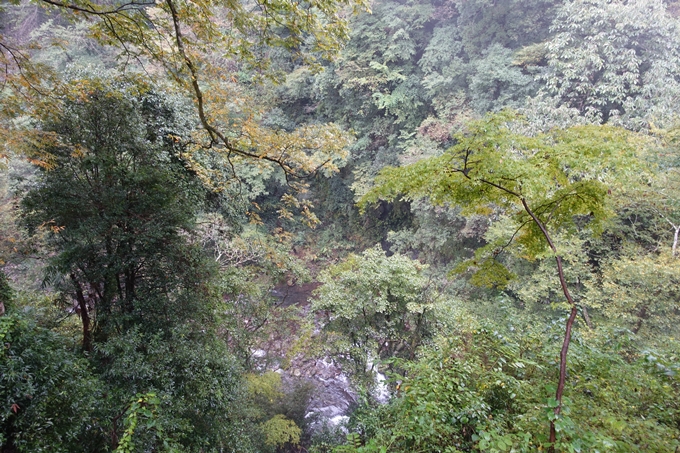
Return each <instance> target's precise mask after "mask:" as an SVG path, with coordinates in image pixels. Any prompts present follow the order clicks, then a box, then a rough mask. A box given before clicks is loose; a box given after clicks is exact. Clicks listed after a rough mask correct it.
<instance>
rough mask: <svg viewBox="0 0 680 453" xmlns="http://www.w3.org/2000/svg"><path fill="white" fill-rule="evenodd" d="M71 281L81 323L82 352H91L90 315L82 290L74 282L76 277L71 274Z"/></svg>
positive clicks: (78, 284)
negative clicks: (74, 290) (74, 289)
mask: <svg viewBox="0 0 680 453" xmlns="http://www.w3.org/2000/svg"><path fill="white" fill-rule="evenodd" d="M71 280H72V281H73V284H74V285H75V287H76V300H77V301H78V308H79V309H80V319H81V321H82V323H83V350H84V351H88V352H90V351H92V332H91V330H90V313H89V311H88V307H87V301H86V300H85V295H84V294H83V288H82V287H81V286H80V283H78V280H76V276H75V275H74V274H71Z"/></svg>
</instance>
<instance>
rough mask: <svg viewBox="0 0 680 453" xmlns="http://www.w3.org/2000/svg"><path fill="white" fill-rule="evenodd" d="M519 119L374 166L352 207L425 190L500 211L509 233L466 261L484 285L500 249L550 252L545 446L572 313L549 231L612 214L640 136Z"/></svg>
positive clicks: (495, 273)
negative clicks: (528, 125) (557, 308)
mask: <svg viewBox="0 0 680 453" xmlns="http://www.w3.org/2000/svg"><path fill="white" fill-rule="evenodd" d="M513 122H514V123H515V124H514V127H515V129H513V124H511V123H513ZM518 122H521V120H520V119H519V118H517V117H516V115H515V114H514V113H513V112H510V111H504V112H501V113H499V114H495V115H487V116H486V117H485V118H484V119H482V120H479V121H476V122H472V123H471V124H470V125H469V126H468V130H467V132H465V133H460V134H457V135H456V136H455V137H454V138H455V140H456V142H457V143H456V144H455V145H454V146H453V147H451V148H449V149H448V150H447V151H446V152H445V153H444V154H442V155H441V156H438V157H432V158H429V159H424V160H421V161H418V162H416V163H414V164H411V165H408V166H405V167H400V168H386V169H385V170H383V171H382V172H381V173H380V175H379V176H378V178H377V179H376V186H375V188H373V189H372V190H371V191H370V192H369V193H368V194H366V195H365V196H364V197H363V198H362V200H361V205H362V206H364V207H365V206H367V205H368V204H370V203H374V202H376V201H378V200H380V199H388V200H394V199H396V198H399V197H405V198H407V199H417V198H427V199H429V201H430V202H431V203H432V204H435V205H439V204H444V203H451V204H455V205H460V206H462V207H463V213H464V214H472V213H478V212H481V211H485V210H486V211H488V210H490V209H495V210H500V211H501V212H502V215H503V216H504V217H505V218H506V221H508V222H511V224H512V225H513V228H512V232H511V234H509V237H508V236H506V237H499V238H497V239H496V240H494V241H492V242H490V243H488V244H487V245H486V246H485V247H483V248H481V249H479V250H478V251H477V252H476V256H475V257H474V258H473V259H471V260H469V261H468V262H466V264H465V266H466V267H467V268H468V269H472V270H476V271H477V274H478V275H479V274H480V273H481V275H479V280H480V281H483V282H485V283H487V284H490V285H494V284H496V285H505V284H507V282H508V280H509V279H510V278H511V274H510V272H509V271H508V270H507V269H506V268H505V267H504V266H503V265H502V262H501V261H500V260H499V259H498V258H499V255H501V254H502V253H503V252H505V251H506V250H508V251H510V252H512V253H514V254H516V255H518V256H520V257H524V258H528V259H536V258H539V257H546V256H553V257H554V259H555V261H556V267H557V275H558V277H559V281H560V285H561V288H562V291H563V293H564V297H565V298H566V300H567V302H568V304H569V316H568V318H567V322H566V328H565V335H564V341H563V344H562V349H561V351H560V364H559V379H558V383H557V389H556V393H555V404H554V417H551V421H550V443H551V445H553V447H551V448H554V444H555V442H556V429H555V422H556V420H558V419H559V416H560V413H561V410H562V397H563V393H564V387H565V383H566V376H567V353H568V350H569V343H570V339H571V333H572V328H573V325H574V321H575V320H576V316H577V313H578V306H577V304H576V303H575V301H574V299H573V297H572V296H571V293H570V291H569V287H568V284H567V279H566V277H565V275H564V269H563V264H562V252H561V249H560V244H559V243H558V242H556V241H555V238H556V233H558V232H559V233H560V234H561V235H562V236H563V237H569V234H575V233H577V232H579V230H584V229H585V230H587V231H589V232H591V233H592V234H597V233H599V232H601V229H602V227H603V222H604V221H605V220H606V219H607V218H609V217H611V216H612V215H613V211H612V210H611V208H610V207H609V206H608V203H607V195H608V193H609V192H610V191H611V190H616V185H617V184H620V181H621V178H624V177H625V176H626V175H628V174H629V173H631V172H634V171H635V170H636V162H637V160H636V159H635V152H636V149H637V147H638V145H639V143H638V140H637V139H636V137H635V136H633V135H631V134H630V133H628V132H626V131H625V130H623V129H618V128H615V127H610V126H579V127H573V128H570V129H566V130H557V131H554V132H551V133H550V134H541V135H535V136H526V135H523V134H521V133H519V132H515V131H514V130H517V129H518V126H517V124H516V123H518Z"/></svg>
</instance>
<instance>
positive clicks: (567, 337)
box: [522, 198, 578, 453]
mask: <svg viewBox="0 0 680 453" xmlns="http://www.w3.org/2000/svg"><path fill="white" fill-rule="evenodd" d="M522 206H524V210H525V211H526V212H527V214H529V216H531V219H532V220H533V221H534V223H536V225H537V226H538V227H539V228H540V229H541V233H543V236H544V237H545V240H546V241H547V242H548V245H549V246H550V249H551V250H552V251H553V252H554V253H555V262H556V263H557V275H558V277H559V279H560V285H561V286H562V292H563V293H564V297H566V298H567V302H569V305H571V311H570V313H569V318H567V325H566V329H565V332H564V341H563V342H562V349H561V351H560V376H559V379H558V381H557V391H556V392H555V400H557V406H556V407H555V411H554V413H555V415H556V416H559V415H560V413H561V412H562V395H563V393H564V385H565V383H566V381H567V354H568V352H569V343H570V342H571V330H572V327H573V326H574V321H575V320H576V315H577V314H578V309H577V307H576V303H575V302H574V299H573V298H572V297H571V293H570V292H569V288H568V287H567V279H566V278H565V277H564V269H563V267H562V257H561V256H560V255H558V254H557V247H555V244H554V243H553V241H552V238H551V237H550V235H549V234H548V230H547V229H546V227H545V225H543V222H541V220H540V219H539V218H538V217H537V216H536V215H535V214H534V212H533V211H532V210H531V209H530V208H529V205H528V204H527V202H526V200H525V199H524V198H522ZM556 441H557V432H556V430H555V421H554V420H551V421H550V438H549V442H550V447H549V448H548V452H549V453H555V442H556Z"/></svg>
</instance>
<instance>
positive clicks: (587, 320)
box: [581, 305, 593, 329]
mask: <svg viewBox="0 0 680 453" xmlns="http://www.w3.org/2000/svg"><path fill="white" fill-rule="evenodd" d="M581 309H582V310H583V320H584V321H585V322H586V325H587V326H588V328H589V329H592V328H593V323H592V322H591V321H590V315H588V308H586V306H585V305H582V306H581Z"/></svg>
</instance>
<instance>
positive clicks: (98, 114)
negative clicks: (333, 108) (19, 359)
mask: <svg viewBox="0 0 680 453" xmlns="http://www.w3.org/2000/svg"><path fill="white" fill-rule="evenodd" d="M103 84H104V82H103V81H79V82H77V83H74V88H75V90H74V93H78V94H77V95H75V96H73V97H71V98H69V99H66V100H65V101H64V105H65V108H64V109H63V110H62V111H60V112H58V115H56V116H53V117H51V118H47V119H46V120H45V122H44V126H43V128H44V130H45V131H48V132H50V133H52V134H55V135H56V137H57V138H56V140H55V141H54V143H55V144H54V145H52V146H50V147H49V148H48V149H45V150H41V151H42V152H43V153H45V155H46V156H49V158H50V161H49V167H48V168H46V169H43V171H42V172H41V174H40V177H39V182H38V186H37V187H35V188H33V189H32V190H30V191H29V192H28V193H27V194H26V196H25V197H24V199H23V201H22V206H23V216H24V220H25V222H26V224H27V225H28V226H29V227H30V228H31V229H33V230H35V229H37V228H39V227H45V228H48V229H49V232H50V243H51V247H52V248H53V249H54V250H55V251H56V252H57V254H56V255H55V256H54V258H53V259H52V267H51V272H52V278H54V279H55V281H56V282H59V281H60V280H61V279H62V278H63V283H62V284H63V285H65V286H66V287H67V288H68V289H69V292H70V293H71V294H72V295H73V299H74V301H75V305H76V310H77V311H78V313H79V315H80V317H81V319H82V324H83V347H84V349H86V350H90V349H91V348H92V341H93V338H92V336H93V335H103V336H107V335H109V334H111V333H113V332H114V331H124V330H126V329H127V328H128V327H129V326H130V325H131V324H139V322H142V323H144V324H150V323H152V324H153V323H159V324H167V323H168V320H170V319H172V320H174V321H176V320H178V319H194V320H196V321H199V320H200V319H201V317H202V315H201V313H202V312H203V310H202V309H201V307H200V304H197V299H200V298H203V297H201V296H199V295H198V294H199V293H200V292H202V291H208V288H207V286H206V284H204V283H201V282H202V281H203V282H207V281H209V280H210V278H209V276H210V272H211V271H210V270H209V269H210V266H208V265H207V264H206V263H207V261H206V260H204V259H202V258H201V254H200V250H198V249H197V248H196V247H195V246H192V245H191V244H190V243H189V242H188V241H187V232H189V231H190V230H191V229H192V227H193V223H194V221H195V216H196V214H197V212H198V209H200V207H201V206H202V204H203V201H204V200H205V191H204V189H203V187H202V185H201V182H200V180H199V179H198V178H197V177H196V176H195V175H194V174H192V173H191V172H190V171H188V170H187V169H186V168H185V166H184V165H183V162H182V161H181V159H180V157H179V155H180V154H181V152H182V148H181V145H179V141H180V139H179V137H182V136H186V134H187V133H188V130H187V128H186V125H185V124H182V121H181V120H180V119H178V118H177V117H176V112H174V111H173V110H172V108H171V107H170V106H169V104H168V103H167V102H164V101H163V99H161V97H159V96H158V95H157V94H155V93H153V92H145V91H144V90H140V89H138V88H137V87H135V86H127V87H126V86H120V84H118V85H119V86H118V88H119V90H118V91H116V90H112V89H108V88H104V86H103ZM126 326H127V327H126Z"/></svg>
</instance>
